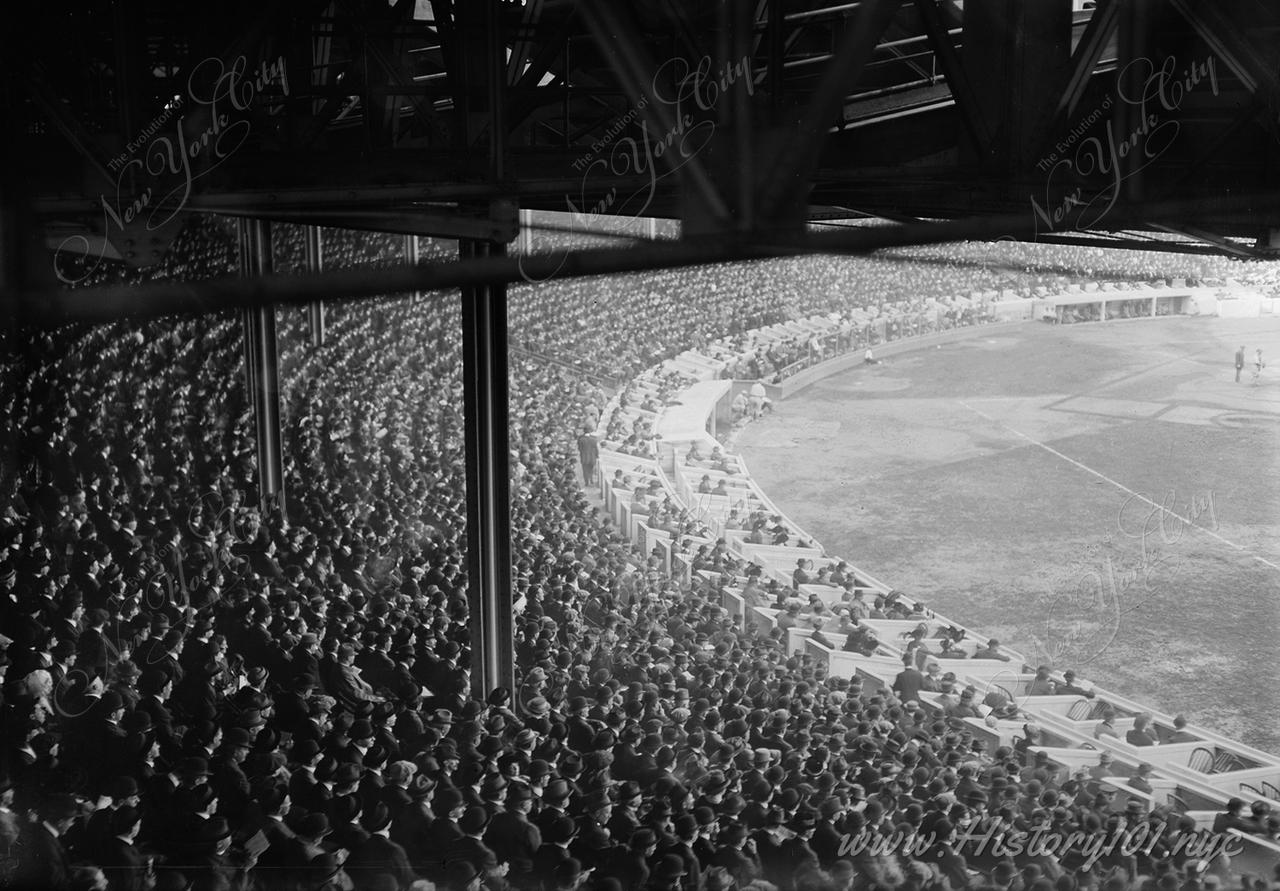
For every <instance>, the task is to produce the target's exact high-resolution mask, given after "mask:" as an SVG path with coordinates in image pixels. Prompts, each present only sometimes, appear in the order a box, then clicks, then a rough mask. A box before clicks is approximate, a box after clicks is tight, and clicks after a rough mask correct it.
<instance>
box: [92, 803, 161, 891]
mask: <svg viewBox="0 0 1280 891" xmlns="http://www.w3.org/2000/svg"><path fill="white" fill-rule="evenodd" d="M141 829H142V816H141V815H140V814H139V813H138V811H137V810H136V809H135V808H133V807H131V806H129V805H125V806H124V807H121V808H119V809H117V810H115V811H114V812H113V813H112V816H111V827H110V835H109V836H108V837H107V838H105V839H104V840H103V842H102V845H101V847H100V849H99V854H98V855H97V858H96V860H97V863H98V864H99V865H100V866H101V867H102V870H103V872H104V873H105V874H106V876H107V881H108V883H109V884H110V887H111V891H117V889H119V891H145V889H146V888H147V887H148V885H149V873H150V869H151V863H150V858H149V857H147V856H145V855H144V854H143V853H142V852H141V851H140V850H138V848H137V846H136V845H135V844H134V842H135V841H136V840H137V837H138V832H139V831H140V830H141Z"/></svg>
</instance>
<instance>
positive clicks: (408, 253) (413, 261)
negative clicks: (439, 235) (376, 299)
mask: <svg viewBox="0 0 1280 891" xmlns="http://www.w3.org/2000/svg"><path fill="white" fill-rule="evenodd" d="M420 256H421V255H420V253H419V247H418V236H416V235H406V236H405V237H404V263H405V265H406V266H417V265H418V259H419V257H420ZM421 296H422V294H421V292H419V291H414V292H413V296H412V297H410V298H409V299H410V300H411V301H413V302H415V303H416V302H417V301H418V299H419V298H420V297H421Z"/></svg>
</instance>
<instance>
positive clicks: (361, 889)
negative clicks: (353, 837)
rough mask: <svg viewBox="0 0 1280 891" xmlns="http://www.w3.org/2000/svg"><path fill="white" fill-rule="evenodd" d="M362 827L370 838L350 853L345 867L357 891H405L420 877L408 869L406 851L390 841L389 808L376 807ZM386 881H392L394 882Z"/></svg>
mask: <svg viewBox="0 0 1280 891" xmlns="http://www.w3.org/2000/svg"><path fill="white" fill-rule="evenodd" d="M361 825H362V826H363V827H364V829H365V831H366V832H367V833H368V838H367V840H366V841H365V842H364V843H363V844H361V845H359V846H358V847H355V848H353V849H352V850H351V856H350V857H349V858H348V859H347V862H346V863H345V864H344V867H343V868H344V869H345V870H346V873H347V875H349V876H351V881H352V882H353V883H355V891H376V889H380V888H385V887H394V888H396V889H398V891H406V889H407V888H408V887H409V885H411V884H412V883H413V881H414V880H415V879H416V878H417V876H416V875H415V874H414V872H413V869H412V868H410V866H409V858H408V855H406V854H405V850H404V848H402V847H401V846H400V845H398V844H396V843H395V842H393V841H392V840H391V839H390V837H389V833H390V829H391V812H390V811H389V810H388V809H387V806H386V805H385V804H377V805H375V806H374V807H373V809H372V810H370V811H369V812H367V813H366V814H365V815H364V817H363V819H362V820H361ZM384 877H390V880H391V881H387V880H386V879H385V878H384ZM392 882H394V884H392Z"/></svg>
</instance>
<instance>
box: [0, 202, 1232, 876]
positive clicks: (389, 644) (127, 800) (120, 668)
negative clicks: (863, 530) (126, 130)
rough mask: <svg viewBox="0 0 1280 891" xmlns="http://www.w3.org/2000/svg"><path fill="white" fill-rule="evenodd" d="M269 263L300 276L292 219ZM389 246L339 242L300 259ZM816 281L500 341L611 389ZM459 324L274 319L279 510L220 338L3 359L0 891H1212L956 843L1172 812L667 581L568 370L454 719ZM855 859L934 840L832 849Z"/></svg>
mask: <svg viewBox="0 0 1280 891" xmlns="http://www.w3.org/2000/svg"><path fill="white" fill-rule="evenodd" d="M277 239H278V244H279V253H280V257H281V262H288V261H289V258H294V259H295V260H296V258H297V257H298V256H299V255H300V250H301V248H300V244H301V242H300V233H298V232H297V231H296V230H289V229H284V228H282V229H281V230H280V231H278V232H277ZM179 247H180V249H179V250H177V251H176V252H175V253H174V254H172V255H171V256H170V258H169V259H168V260H166V261H165V263H164V264H162V265H161V267H159V268H158V269H156V270H153V271H150V272H148V273H146V276H147V277H150V278H157V279H161V278H164V277H165V276H170V277H174V278H183V277H193V276H205V275H217V274H225V273H227V272H230V271H234V269H235V266H236V263H237V256H236V239H235V237H234V230H233V229H231V228H230V227H229V225H228V224H227V223H225V222H224V221H218V220H204V221H201V222H200V223H198V224H195V225H194V226H193V227H192V228H191V229H190V230H189V231H188V232H187V233H185V234H184V236H183V240H182V242H181V243H180V245H179ZM402 251H403V244H402V241H401V240H400V239H392V238H377V237H373V236H357V235H355V234H354V233H340V232H329V233H326V239H325V254H326V268H335V267H341V266H343V265H350V264H357V263H378V262H396V261H398V260H399V259H400V257H401V256H402V253H401V252H402ZM803 262H804V261H783V262H781V263H780V264H778V265H777V266H773V267H769V268H767V269H765V268H761V267H760V266H759V265H758V264H749V265H747V266H744V267H742V268H738V267H714V268H709V269H706V270H697V271H689V272H686V273H680V276H681V280H682V281H683V282H684V283H685V285H686V286H688V287H691V288H692V287H695V286H696V288H697V289H698V290H699V292H700V294H701V299H694V300H689V301H688V303H687V305H686V303H684V302H682V300H683V297H684V296H687V292H680V291H673V290H672V289H669V288H666V287H665V286H664V285H662V284H661V282H660V281H659V279H658V278H657V277H655V276H637V277H629V278H622V279H617V280H610V282H609V283H608V284H607V287H608V288H609V289H610V292H609V296H606V297H603V298H602V296H601V290H600V288H601V287H602V285H601V283H600V282H588V281H579V282H556V283H551V284H548V285H544V286H542V287H541V288H539V289H537V290H535V289H533V288H530V289H529V290H528V291H527V292H523V293H517V294H515V295H513V311H512V318H513V320H515V321H516V323H517V324H519V325H520V326H521V327H522V330H523V331H526V332H527V335H528V336H529V337H530V338H531V339H532V340H533V341H534V342H535V343H537V344H539V345H540V346H541V347H543V348H545V349H547V351H548V352H554V353H555V354H557V355H558V356H561V357H563V358H565V359H566V360H569V361H571V360H572V357H573V356H575V355H576V356H581V357H583V358H584V359H585V360H586V361H589V362H590V363H593V364H606V363H608V362H613V363H615V364H614V365H613V366H612V367H615V368H616V369H618V370H619V371H620V372H623V373H630V372H632V371H634V370H636V369H637V368H639V367H642V366H646V365H649V364H652V363H653V362H654V361H655V360H656V359H657V358H658V357H660V356H661V355H664V354H667V353H668V352H669V351H671V350H673V349H675V347H676V345H678V344H680V343H683V342H685V341H686V340H687V339H688V337H689V336H690V332H691V331H692V330H693V329H695V328H697V329H702V330H705V331H706V332H707V334H708V336H710V335H715V336H721V335H723V334H729V333H734V332H735V331H739V330H745V329H746V328H749V327H752V326H755V325H758V324H761V323H762V322H765V321H770V320H775V319H777V318H782V317H784V316H785V315H787V314H788V313H790V312H791V309H789V308H787V305H788V303H795V304H800V303H804V302H805V301H807V300H810V299H812V300H813V301H814V302H816V303H819V304H821V303H823V302H824V301H837V302H838V301H839V300H841V299H847V298H844V297H841V296H840V295H838V294H836V293H833V292H828V293H821V294H816V293H815V294H810V293H809V292H808V289H809V286H810V285H811V284H813V281H812V280H809V279H805V278H802V279H801V280H800V281H796V280H795V279H794V275H793V274H794V273H795V271H796V269H798V268H800V267H801V266H802V265H803ZM846 263H848V264H854V265H852V266H849V267H848V268H850V269H852V268H855V267H856V263H857V261H852V260H841V261H839V262H835V261H831V262H830V263H828V262H827V261H821V262H819V263H817V264H816V265H817V266H818V267H819V268H820V269H826V270H827V272H819V273H816V275H817V277H818V279H819V280H824V281H829V282H832V283H834V282H835V281H836V280H837V279H838V278H839V277H840V276H839V275H835V274H833V273H832V272H831V270H833V269H836V268H837V267H838V268H841V269H843V268H844V267H845V264H846ZM791 264H795V265H791ZM886 268H892V270H893V271H894V274H895V275H899V274H901V273H902V270H903V268H904V267H903V266H902V264H899V263H893V264H890V266H889V267H886ZM843 274H844V273H841V275H843ZM883 274H887V273H886V272H885V271H884V270H882V269H880V267H878V266H876V264H875V263H874V262H872V263H870V265H868V266H867V267H866V275H867V277H868V281H871V280H874V279H875V276H877V275H883ZM933 274H934V270H933V267H929V268H928V272H927V274H926V273H922V274H921V275H922V276H923V277H922V278H919V279H916V278H912V277H911V276H906V278H907V279H908V282H909V284H910V285H912V286H918V285H919V284H920V283H921V282H923V281H924V280H925V279H927V278H928V277H929V276H932V275H933ZM130 275H131V273H129V272H128V271H126V270H122V269H119V268H106V269H104V271H103V272H102V273H101V275H95V276H93V277H91V278H90V280H89V283H99V282H101V281H106V280H121V281H125V280H131V279H130V278H129V276H130ZM823 276H826V278H825V279H823ZM113 277H114V278H113ZM588 301H589V302H588ZM456 304H457V301H456V299H455V297H454V296H453V295H439V294H426V295H421V296H419V297H416V298H412V299H410V298H399V299H390V298H388V299H384V300H370V301H363V302H360V303H358V304H344V303H337V302H335V303H332V304H330V305H329V306H328V310H329V313H328V326H329V330H328V339H327V341H326V343H324V344H323V345H320V346H319V347H315V346H312V345H311V344H310V343H309V342H308V338H307V329H306V324H305V321H304V319H303V317H302V313H301V312H298V311H291V312H288V313H284V312H282V313H281V314H280V318H281V331H280V346H281V401H282V405H283V409H284V427H285V442H286V446H287V448H286V453H285V470H286V480H287V486H286V495H287V502H286V513H287V519H286V518H285V516H283V515H281V513H280V512H279V509H278V507H277V508H275V509H265V510H264V509H262V508H261V507H260V506H259V503H258V499H257V496H256V485H255V479H254V472H253V454H254V452H253V432H252V431H253V425H252V417H251V414H250V409H249V406H248V403H247V400H246V396H245V388H244V386H243V373H242V368H241V357H242V344H241V338H240V333H239V329H238V325H237V322H236V319H235V318H234V317H233V316H231V315H230V314H209V315H206V316H202V317H194V318H182V319H166V320H162V321H153V322H118V323H113V324H110V325H102V326H96V327H68V328H64V329H61V330H58V331H54V332H46V333H39V334H35V335H28V334H27V333H25V332H24V333H13V332H10V333H6V334H5V335H3V336H4V340H3V342H2V343H0V347H3V352H2V356H3V358H2V359H0V361H2V362H3V366H2V367H0V380H2V383H0V387H2V389H0V401H2V402H3V405H4V409H5V411H4V413H3V417H4V423H5V425H6V430H5V443H6V448H5V453H4V455H3V465H2V466H0V469H2V471H3V477H2V483H3V487H4V494H5V497H4V500H3V506H2V507H0V635H3V638H2V639H0V644H2V645H3V654H2V655H0V670H2V671H3V685H2V686H0V695H2V698H3V701H2V702H0V738H2V748H0V887H15V888H30V889H37V888H38V889H51V891H64V889H65V891H70V889H76V891H79V889H104V888H105V889H111V891H115V889H128V891H145V889H149V888H156V889H162V891H181V889H199V891H205V889H211V891H241V889H264V891H266V889H275V888H285V889H298V891H300V889H342V891H352V889H354V891H366V889H368V891H375V889H377V891H391V889H397V891H406V889H420V888H426V887H428V886H437V887H441V888H451V889H454V888H456V889H466V891H478V889H480V888H486V889H489V891H509V889H513V891H576V889H579V888H586V889H590V891H597V889H598V891H649V889H653V891H729V889H732V888H734V887H742V888H766V887H768V886H773V887H775V888H777V889H779V891H802V889H803V891H809V889H828V888H829V889H840V891H846V889H869V888H890V887H912V888H939V889H941V888H961V887H971V886H983V887H994V888H1000V889H1005V888H1014V889H1017V891H1046V889H1064V891H1065V889H1071V888H1078V887H1090V888H1093V887H1102V888H1104V889H1107V891H1119V889H1121V888H1126V887H1139V886H1142V887H1148V886H1149V887H1151V888H1153V889H1154V888H1159V889H1164V888H1200V887H1207V886H1208V885H1207V883H1206V882H1204V881H1203V880H1202V879H1201V878H1199V877H1197V876H1196V875H1194V873H1195V871H1196V865H1195V864H1194V863H1192V862H1191V861H1189V860H1188V858H1186V857H1185V856H1180V855H1178V854H1175V853H1171V852H1168V851H1165V850H1164V849H1162V848H1159V847H1153V848H1152V849H1151V850H1147V851H1145V852H1142V853H1140V854H1139V855H1131V856H1128V857H1121V856H1118V855H1117V856H1110V855H1109V856H1108V858H1107V859H1105V860H1104V861H1102V862H1101V863H1099V864H1098V865H1097V866H1096V867H1095V868H1094V869H1093V870H1091V871H1081V870H1080V867H1081V866H1082V864H1081V863H1079V862H1076V861H1073V860H1071V859H1069V857H1064V858H1063V859H1061V860H1059V859H1057V858H1054V857H1051V856H1048V855H1043V856H1022V857H1015V856H1011V855H1010V856H1006V857H995V856H987V855H977V854H973V853H972V852H971V851H969V850H968V849H966V847H965V846H964V845H963V844H962V843H961V842H960V841H959V840H958V836H959V834H961V833H964V832H966V831H967V830H971V829H972V830H975V831H976V830H977V829H979V828H981V827H984V826H986V825H987V823H986V822H984V821H994V822H992V823H991V824H990V825H992V826H995V827H996V829H997V831H1001V832H1006V831H1013V830H1015V829H1030V828H1032V827H1050V828H1052V830H1053V831H1057V832H1063V833H1065V832H1067V831H1069V830H1078V831H1080V832H1082V833H1085V834H1086V835H1087V836H1096V835H1101V834H1105V833H1106V832H1108V831H1110V830H1112V829H1114V828H1117V827H1124V826H1127V825H1132V824H1134V823H1135V822H1148V821H1151V822H1154V821H1156V820H1159V819H1171V820H1173V821H1174V822H1176V817H1172V816H1171V815H1169V814H1168V813H1159V812H1154V811H1153V812H1151V813H1129V812H1121V813H1116V812H1113V811H1112V809H1111V808H1110V805H1109V800H1108V798H1107V796H1106V794H1105V792H1104V791H1103V790H1101V789H1100V788H1098V787H1097V786H1096V784H1091V783H1089V782H1087V781H1086V780H1085V779H1084V778H1081V777H1074V776H1062V775H1058V774H1056V773H1054V772H1053V771H1051V770H1050V769H1049V768H1048V767H1047V766H1046V765H1045V764H1043V763H1040V762H1038V761H1037V760H1036V759H1035V758H1031V757H1027V752H1026V750H1025V748H1023V749H1022V750H1018V751H1016V750H1014V749H1012V748H1007V749H999V750H996V751H994V752H990V753H987V752H983V751H980V750H979V749H978V748H977V747H975V746H974V745H973V740H972V739H971V738H970V737H969V736H968V735H967V732H966V731H965V730H963V729H962V725H957V724H955V723H954V722H953V723H946V722H935V723H929V722H927V721H922V719H921V717H920V715H921V712H920V710H919V709H918V708H917V707H915V706H914V705H913V704H912V703H910V702H903V701H899V700H898V699H897V698H895V697H894V696H893V695H891V694H884V693H881V694H875V695H873V694H871V693H870V692H869V691H863V690H862V689H861V686H860V684H859V683H858V682H857V681H856V680H853V681H850V680H847V679H839V678H831V677H828V676H827V675H826V673H825V671H824V670H823V669H822V668H821V667H820V666H816V665H814V664H813V663H812V662H810V661H809V660H808V659H806V658H797V657H787V655H786V654H785V652H784V651H783V650H782V649H781V646H780V637H779V636H778V635H777V634H773V635H761V634H757V633H755V632H753V631H751V630H747V629H743V628H741V627H739V626H737V625H735V623H734V622H733V621H732V620H731V619H730V618H729V617H728V616H727V615H726V613H725V611H724V610H723V609H722V608H721V607H720V606H719V605H718V603H717V590H716V588H715V586H714V585H705V584H699V585H697V586H695V587H693V588H692V589H690V590H681V586H680V585H679V584H678V583H677V582H675V581H674V580H672V579H671V578H670V577H668V576H666V575H664V574H663V573H661V572H658V571H655V568H654V565H653V562H652V560H650V559H648V558H647V557H646V555H644V554H641V553H639V551H638V549H637V548H635V547H634V546H632V545H630V544H629V543H628V542H627V541H626V539H625V538H623V537H622V536H621V535H620V534H619V532H618V530H617V529H616V528H614V527H613V525H612V524H611V522H610V520H609V519H608V518H607V517H606V516H603V515H602V513H601V512H600V511H598V510H597V509H596V508H594V507H593V506H592V505H591V503H590V502H589V501H588V500H587V499H586V497H585V496H584V493H583V491H582V489H581V487H580V485H579V483H578V478H577V452H576V445H575V435H576V433H577V432H578V431H579V430H580V429H582V428H583V427H586V426H590V425H592V424H593V423H594V420H593V418H594V419H598V417H599V412H600V410H601V409H602V406H603V398H602V395H603V394H601V393H600V391H599V390H598V388H597V387H596V386H595V385H594V384H593V383H592V382H591V381H590V380H588V379H585V378H583V377H581V376H579V375H576V374H575V373H574V372H573V371H572V370H571V369H570V368H569V367H566V365H565V364H563V363H546V362H539V361H536V360H529V361H527V362H521V363H519V364H518V365H517V367H515V368H514V369H513V375H512V381H511V385H512V393H511V399H512V405H511V427H510V443H511V449H512V453H511V466H512V490H513V496H512V540H513V554H514V575H515V578H516V584H517V589H518V590H517V594H518V597H519V601H520V603H521V605H522V611H521V613H520V615H519V617H518V619H517V622H516V625H517V663H518V665H519V666H520V676H519V682H518V684H517V686H516V688H515V689H511V690H507V689H495V690H492V691H487V693H486V695H485V696H483V697H482V698H472V696H471V695H470V678H469V673H468V670H467V665H468V662H469V656H470V650H471V641H470V637H469V632H468V625H467V620H468V610H467V598H466V592H467V585H468V578H467V573H466V561H465V557H466V539H465V522H464V492H463V482H462V481H463V479H464V473H463V449H462V442H463V433H464V425H463V415H462V399H461V395H460V394H461V389H460V388H461V364H460V354H461V348H460V336H459V330H458V318H457V305H456ZM552 344H554V346H555V349H554V350H552V349H551V346H552ZM670 521H671V522H672V523H673V524H675V525H676V527H677V528H683V527H682V526H681V523H682V522H683V521H682V518H680V517H679V516H672V517H671V518H670ZM704 558H705V559H704V560H702V561H701V562H702V564H703V565H704V566H710V567H715V566H716V565H717V558H716V557H715V556H714V555H711V554H708V555H704ZM720 565H723V566H726V567H729V564H728V563H725V562H723V561H721V563H720ZM730 568H732V567H730ZM588 604H597V605H599V604H604V606H605V610H604V612H603V614H602V616H601V617H600V619H599V620H598V621H591V622H588V621H587V619H586V615H585V610H586V607H587V605H588ZM1237 816H1238V818H1239V819H1240V820H1245V819H1246V818H1245V817H1243V816H1239V815H1237ZM864 835H870V836H876V837H879V838H885V839H887V838H891V837H897V838H899V839H903V840H918V841H920V842H921V847H920V850H919V851H918V852H916V853H914V854H907V853H904V852H903V848H902V847H901V846H899V847H898V848H897V849H896V850H880V851H877V850H874V849H869V848H866V847H863V848H860V849H855V848H850V847H846V846H843V845H842V842H841V839H842V837H848V838H858V837H862V836H864ZM1215 868H1216V867H1215ZM1139 877H1142V878H1141V879H1140V878H1139ZM1142 882H1146V883H1147V884H1146V885H1142V884H1141V883H1142Z"/></svg>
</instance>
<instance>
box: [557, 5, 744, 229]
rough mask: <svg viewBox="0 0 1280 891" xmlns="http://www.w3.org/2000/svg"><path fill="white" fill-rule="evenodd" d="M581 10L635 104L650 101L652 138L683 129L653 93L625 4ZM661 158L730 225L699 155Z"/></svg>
mask: <svg viewBox="0 0 1280 891" xmlns="http://www.w3.org/2000/svg"><path fill="white" fill-rule="evenodd" d="M581 9H582V13H583V15H584V16H585V18H586V20H587V24H588V25H589V26H590V28H591V32H592V34H593V35H594V36H595V39H596V43H597V44H598V45H599V48H600V51H601V52H602V53H603V54H604V55H605V57H606V58H607V59H608V60H609V62H610V64H611V65H612V66H613V70H614V72H615V73H616V74H617V76H618V80H619V81H620V82H621V84H622V88H623V90H624V91H625V92H626V93H627V96H628V97H629V98H630V99H631V100H632V101H634V102H636V103H639V100H640V99H641V98H642V97H643V98H644V99H646V100H647V101H646V102H645V104H644V107H643V108H641V109H639V111H640V115H641V117H642V118H643V119H644V121H645V123H646V124H648V126H649V127H650V128H652V132H650V134H649V138H650V139H653V140H659V139H664V138H665V137H666V134H670V133H679V132H682V128H681V126H680V124H681V122H678V121H676V120H675V118H674V116H673V115H672V113H671V109H670V108H669V106H668V105H667V103H665V102H662V101H660V100H659V99H658V98H657V97H656V96H654V87H653V78H654V76H655V75H656V72H657V68H656V66H655V65H654V64H653V62H652V61H651V60H650V59H648V58H647V55H648V54H647V53H646V52H645V50H644V47H642V46H640V44H639V42H638V41H637V40H636V39H635V38H636V33H637V29H636V27H635V25H634V24H632V23H630V22H627V21H626V20H624V19H623V18H622V14H621V9H623V7H620V6H615V5H614V4H613V3H612V2H609V0H586V2H584V3H583V4H582V7H581ZM662 161H663V164H664V166H666V167H667V168H668V169H669V170H670V171H671V172H673V173H676V172H678V173H679V175H680V177H681V178H682V179H685V180H686V181H687V182H689V183H690V184H691V185H692V186H693V191H694V192H695V196H693V197H696V198H697V199H698V200H701V201H703V202H705V204H706V209H707V210H708V211H709V212H710V215H711V216H712V217H714V218H716V219H719V220H722V221H724V223H725V224H726V225H728V224H729V211H728V208H727V207H726V206H725V203H724V199H723V198H721V196H720V192H719V191H718V190H717V189H716V186H715V183H714V182H713V181H712V178H711V176H710V174H709V173H708V172H707V170H706V167H705V166H704V165H703V163H702V160H701V159H700V158H699V157H698V156H697V155H696V154H695V155H692V156H690V157H688V158H685V157H683V156H682V154H681V153H680V152H676V151H668V152H663V153H662Z"/></svg>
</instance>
